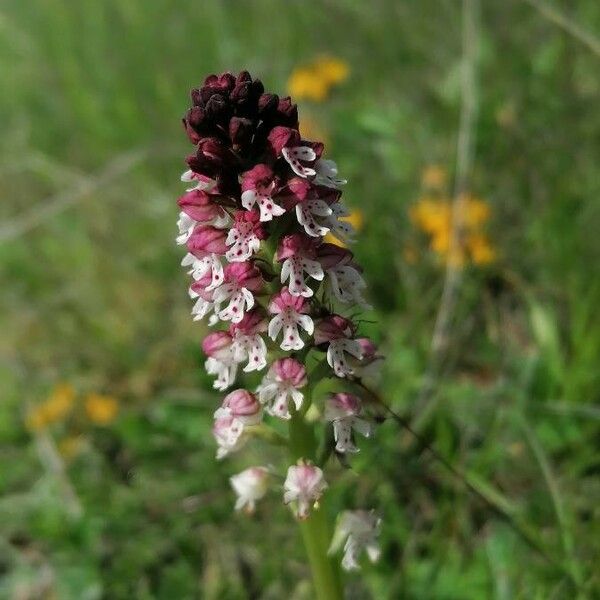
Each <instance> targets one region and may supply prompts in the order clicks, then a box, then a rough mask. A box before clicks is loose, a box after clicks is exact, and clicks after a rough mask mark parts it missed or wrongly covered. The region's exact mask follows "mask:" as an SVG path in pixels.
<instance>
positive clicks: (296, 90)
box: [287, 56, 350, 102]
mask: <svg viewBox="0 0 600 600" xmlns="http://www.w3.org/2000/svg"><path fill="white" fill-rule="evenodd" d="M349 72H350V69H349V67H348V64H347V63H346V62H344V61H343V60H340V59H339V58H334V57H331V56H321V57H318V58H316V59H315V60H314V61H313V62H312V63H310V64H307V65H303V66H300V67H297V68H295V69H294V70H293V71H292V73H291V75H290V77H289V79H288V82H287V90H288V93H289V94H290V96H292V97H293V98H294V99H295V100H312V101H314V102H323V100H325V99H326V98H327V96H328V95H329V92H330V91H331V88H332V87H333V86H335V85H337V84H339V83H341V82H343V81H345V80H346V79H347V78H348V74H349Z"/></svg>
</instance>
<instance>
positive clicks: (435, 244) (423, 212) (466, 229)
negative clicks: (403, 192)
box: [409, 194, 496, 267]
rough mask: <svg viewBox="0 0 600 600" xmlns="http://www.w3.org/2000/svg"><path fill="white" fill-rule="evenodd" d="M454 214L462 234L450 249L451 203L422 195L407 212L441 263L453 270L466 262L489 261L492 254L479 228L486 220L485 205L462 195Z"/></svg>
mask: <svg viewBox="0 0 600 600" xmlns="http://www.w3.org/2000/svg"><path fill="white" fill-rule="evenodd" d="M457 209H458V211H459V212H458V215H459V217H460V219H461V225H462V235H461V238H462V239H461V240H459V241H458V243H457V244H456V247H454V248H451V246H452V243H451V236H452V204H451V202H450V200H449V199H447V198H440V199H439V200H438V199H434V198H431V197H429V196H423V197H422V198H420V199H419V200H418V201H417V202H416V204H414V205H413V206H412V207H411V208H410V209H409V217H410V219H411V221H412V222H413V224H414V225H415V226H416V227H417V228H419V229H421V231H423V232H425V233H426V234H427V235H428V236H429V247H430V248H431V250H432V251H433V252H435V253H436V254H437V255H438V256H440V257H441V258H443V259H444V260H445V261H447V262H449V263H450V264H453V265H455V266H457V267H459V266H462V265H464V263H465V262H466V261H467V259H470V260H471V261H472V262H473V263H474V264H477V265H485V264H489V263H491V262H493V261H494V260H495V258H496V253H495V251H494V249H493V247H492V245H491V243H490V241H489V239H488V238H487V236H486V235H485V233H484V232H483V231H482V228H483V227H484V225H485V224H486V222H487V221H488V220H489V218H490V207H489V205H488V203H487V202H485V201H484V200H481V199H479V198H476V197H474V196H471V195H469V194H465V195H463V196H461V197H460V198H459V199H458V205H457Z"/></svg>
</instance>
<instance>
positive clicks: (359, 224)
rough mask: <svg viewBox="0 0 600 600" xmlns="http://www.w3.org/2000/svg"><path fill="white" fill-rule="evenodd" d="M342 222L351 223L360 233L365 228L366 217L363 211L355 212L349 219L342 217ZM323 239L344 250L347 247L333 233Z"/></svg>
mask: <svg viewBox="0 0 600 600" xmlns="http://www.w3.org/2000/svg"><path fill="white" fill-rule="evenodd" d="M340 221H346V223H350V225H352V227H354V229H355V230H356V231H360V230H361V229H362V228H363V225H364V222H365V216H364V214H363V212H362V210H353V211H352V212H351V213H350V214H349V215H348V216H347V217H340ZM323 239H324V241H326V242H329V243H330V244H335V245H336V246H341V247H342V248H345V247H346V244H344V243H343V242H341V241H340V240H338V239H337V238H336V237H334V236H333V235H331V233H328V234H327V235H326V236H325V237H324V238H323Z"/></svg>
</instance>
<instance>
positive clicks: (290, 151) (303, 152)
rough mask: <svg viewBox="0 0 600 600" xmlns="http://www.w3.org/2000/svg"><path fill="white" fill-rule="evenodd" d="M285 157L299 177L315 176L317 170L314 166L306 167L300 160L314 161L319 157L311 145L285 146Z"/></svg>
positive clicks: (283, 151) (283, 152)
mask: <svg viewBox="0 0 600 600" xmlns="http://www.w3.org/2000/svg"><path fill="white" fill-rule="evenodd" d="M281 153H282V154H283V157H284V158H285V160H286V161H287V163H288V164H289V165H290V167H291V168H292V171H294V173H296V175H298V176H299V177H305V178H306V177H313V176H314V175H316V174H317V172H316V171H315V170H314V169H313V168H312V167H305V166H304V165H303V164H302V163H301V162H300V161H304V162H312V161H313V160H315V159H316V158H317V155H316V154H315V151H314V150H313V149H312V148H310V147H309V146H296V147H295V148H283V150H282V151H281Z"/></svg>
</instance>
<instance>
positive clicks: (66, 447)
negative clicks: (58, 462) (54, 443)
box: [58, 435, 83, 459]
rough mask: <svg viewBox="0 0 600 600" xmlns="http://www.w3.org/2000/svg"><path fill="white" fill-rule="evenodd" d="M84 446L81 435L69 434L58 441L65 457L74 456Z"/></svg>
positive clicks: (59, 449)
mask: <svg viewBox="0 0 600 600" xmlns="http://www.w3.org/2000/svg"><path fill="white" fill-rule="evenodd" d="M82 446H83V438H82V437H81V436H80V435H69V436H67V437H65V438H63V439H62V440H60V441H59V442H58V451H59V452H60V453H61V455H62V456H63V457H64V458H67V459H70V458H74V457H75V456H77V454H79V452H80V451H81V448H82Z"/></svg>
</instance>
